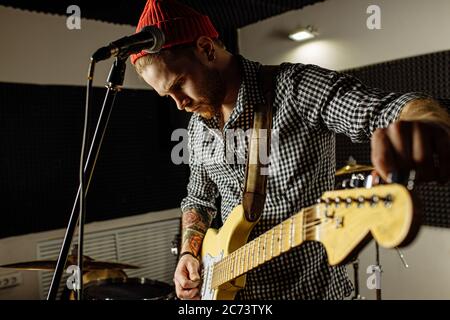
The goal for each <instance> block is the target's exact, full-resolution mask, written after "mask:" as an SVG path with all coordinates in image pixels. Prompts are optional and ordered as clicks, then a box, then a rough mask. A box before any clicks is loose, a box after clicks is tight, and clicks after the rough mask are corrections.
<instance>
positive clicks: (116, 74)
mask: <svg viewBox="0 0 450 320" xmlns="http://www.w3.org/2000/svg"><path fill="white" fill-rule="evenodd" d="M127 58H128V56H126V57H121V56H118V57H117V58H116V59H115V61H114V63H113V65H112V67H111V70H110V72H109V76H108V79H107V85H106V88H107V91H106V95H105V99H104V101H103V106H102V110H101V112H100V116H99V119H98V121H97V126H96V128H95V132H94V136H93V138H92V142H91V145H90V147H89V149H88V150H89V152H88V155H87V157H86V159H85V161H82V163H83V164H84V166H83V165H82V167H83V174H84V175H85V176H86V178H87V181H86V188H85V189H84V188H83V184H82V183H81V181H80V185H79V187H78V191H77V194H76V196H75V201H74V204H73V207H72V212H71V215H70V219H69V223H68V226H67V228H66V233H65V235H64V240H63V243H62V246H61V250H60V253H59V257H58V260H57V263H56V268H55V272H54V274H53V278H52V282H51V285H50V289H49V292H48V295H47V300H55V299H56V295H57V292H58V287H59V284H60V282H61V277H62V274H63V271H64V267H65V265H66V262H67V257H68V255H69V250H70V245H71V242H72V238H73V235H74V232H75V228H76V226H77V223H78V221H80V224H79V228H80V229H79V230H80V231H81V233H80V240H81V241H79V243H78V257H79V259H80V260H79V265H78V271H77V272H78V273H79V277H75V279H79V283H75V287H77V288H79V289H80V291H79V293H80V294H79V295H80V296H81V297H82V289H83V277H82V276H81V274H82V267H83V262H82V260H83V241H82V240H83V225H84V216H83V210H79V207H80V206H79V205H80V201H79V200H80V196H81V197H82V198H83V199H82V200H84V198H85V196H86V194H87V191H88V189H89V185H90V182H91V178H92V174H93V172H94V168H95V164H96V160H97V158H98V155H99V152H100V148H101V145H102V142H103V137H104V136H105V132H106V128H107V126H108V122H109V119H110V116H111V112H112V108H113V105H114V100H115V97H116V94H117V92H118V91H120V88H121V87H122V85H123V80H124V75H125V68H126V63H125V62H126V60H127ZM94 65H95V63H93V62H92V60H91V65H90V68H89V73H88V81H92V78H93V74H94ZM88 87H89V85H88ZM88 92H89V89H88ZM86 100H88V99H86ZM87 102H88V101H87ZM83 160H84V159H83ZM82 189H83V190H84V192H82ZM80 261H81V262H80ZM81 297H79V298H81Z"/></svg>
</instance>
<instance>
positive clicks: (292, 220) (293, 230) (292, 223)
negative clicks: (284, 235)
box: [289, 216, 295, 248]
mask: <svg viewBox="0 0 450 320" xmlns="http://www.w3.org/2000/svg"><path fill="white" fill-rule="evenodd" d="M294 217H295V216H292V217H291V219H290V220H289V221H290V223H291V231H290V233H289V234H290V238H289V247H290V248H292V247H293V243H294V236H295V228H294V225H295V223H294Z"/></svg>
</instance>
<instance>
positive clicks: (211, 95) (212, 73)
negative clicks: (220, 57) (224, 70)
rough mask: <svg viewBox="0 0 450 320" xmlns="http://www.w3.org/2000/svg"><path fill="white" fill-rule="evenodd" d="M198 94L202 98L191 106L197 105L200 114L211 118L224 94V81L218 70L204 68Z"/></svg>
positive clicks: (218, 109)
mask: <svg viewBox="0 0 450 320" xmlns="http://www.w3.org/2000/svg"><path fill="white" fill-rule="evenodd" d="M199 94H200V96H201V97H202V98H201V99H200V100H199V101H198V102H196V103H194V106H193V108H196V107H199V110H198V113H199V114H200V116H202V117H203V118H206V119H211V118H212V117H214V116H215V115H216V114H217V113H218V112H220V109H221V106H222V102H223V100H224V98H225V94H226V91H225V83H224V81H223V80H222V78H221V76H220V73H219V71H217V70H209V69H206V70H205V77H204V78H203V81H202V83H200V86H199Z"/></svg>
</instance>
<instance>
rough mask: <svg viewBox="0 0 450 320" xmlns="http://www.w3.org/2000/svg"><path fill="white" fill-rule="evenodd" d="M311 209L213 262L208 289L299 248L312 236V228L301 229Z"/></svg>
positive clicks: (303, 227) (304, 210)
mask: <svg viewBox="0 0 450 320" xmlns="http://www.w3.org/2000/svg"><path fill="white" fill-rule="evenodd" d="M314 209H315V206H313V207H310V208H306V209H303V210H301V211H300V212H299V213H297V214H295V215H293V216H292V217H291V218H289V219H287V220H285V221H283V222H282V223H280V224H278V225H276V226H275V227H273V228H272V229H270V230H269V231H267V232H265V233H264V234H262V235H260V236H259V237H257V238H255V239H253V240H252V241H250V242H248V243H247V244H245V245H244V246H242V247H240V248H239V249H237V250H236V251H234V252H232V253H231V254H229V255H228V256H226V257H225V258H223V259H222V260H221V261H219V262H217V263H216V264H215V265H214V272H213V278H212V288H218V287H219V286H220V285H222V284H224V283H227V282H229V281H231V280H233V279H235V278H237V277H239V276H241V275H243V274H245V273H246V272H248V271H250V270H252V269H254V268H256V267H258V266H260V265H262V264H264V263H266V262H268V261H269V260H271V259H273V258H275V257H277V256H279V255H281V254H282V253H285V252H287V251H289V250H290V249H292V248H294V247H297V246H299V245H301V244H302V243H303V242H304V241H305V240H306V239H307V238H309V234H310V233H311V232H314V228H308V230H306V228H305V221H306V219H305V216H309V215H305V212H308V213H312V212H314ZM308 221H310V219H308ZM310 223H311V222H310Z"/></svg>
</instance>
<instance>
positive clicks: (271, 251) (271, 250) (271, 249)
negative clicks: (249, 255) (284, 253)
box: [270, 230, 275, 258]
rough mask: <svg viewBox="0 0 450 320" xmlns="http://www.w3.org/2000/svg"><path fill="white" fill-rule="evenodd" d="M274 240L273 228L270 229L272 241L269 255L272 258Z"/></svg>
mask: <svg viewBox="0 0 450 320" xmlns="http://www.w3.org/2000/svg"><path fill="white" fill-rule="evenodd" d="M274 240H275V230H272V240H271V241H272V242H271V243H270V257H271V258H273V244H274Z"/></svg>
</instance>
